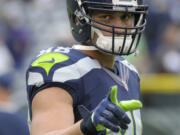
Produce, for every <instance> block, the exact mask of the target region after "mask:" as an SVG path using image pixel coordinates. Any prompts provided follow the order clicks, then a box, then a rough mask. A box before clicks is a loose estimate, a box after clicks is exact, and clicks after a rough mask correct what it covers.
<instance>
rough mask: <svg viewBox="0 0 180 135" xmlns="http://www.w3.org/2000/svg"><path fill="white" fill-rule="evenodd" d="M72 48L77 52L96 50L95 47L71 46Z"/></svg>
mask: <svg viewBox="0 0 180 135" xmlns="http://www.w3.org/2000/svg"><path fill="white" fill-rule="evenodd" d="M72 48H73V49H77V50H89V51H95V50H98V49H97V48H96V47H95V46H85V45H73V46H72Z"/></svg>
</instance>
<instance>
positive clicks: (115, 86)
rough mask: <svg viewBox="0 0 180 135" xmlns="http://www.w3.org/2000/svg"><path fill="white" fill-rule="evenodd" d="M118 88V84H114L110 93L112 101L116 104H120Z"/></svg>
mask: <svg viewBox="0 0 180 135" xmlns="http://www.w3.org/2000/svg"><path fill="white" fill-rule="evenodd" d="M117 89H118V86H117V85H114V86H112V87H111V91H110V94H109V98H110V101H111V102H112V103H114V104H116V105H118V104H119V103H118V100H117Z"/></svg>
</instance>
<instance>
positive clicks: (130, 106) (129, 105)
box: [109, 85, 142, 112]
mask: <svg viewBox="0 0 180 135" xmlns="http://www.w3.org/2000/svg"><path fill="white" fill-rule="evenodd" d="M117 90H118V86H117V85H114V86H113V87H112V88H111V91H110V95H109V98H110V101H111V102H112V103H114V104H116V105H118V106H119V107H120V108H121V109H122V110H123V111H125V112H127V111H130V110H136V109H140V108H142V103H141V101H139V100H126V101H120V102H118V99H117Z"/></svg>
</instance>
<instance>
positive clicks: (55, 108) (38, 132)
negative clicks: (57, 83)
mask: <svg viewBox="0 0 180 135" xmlns="http://www.w3.org/2000/svg"><path fill="white" fill-rule="evenodd" d="M72 105H73V100H72V97H71V96H70V94H69V93H68V92H66V91H65V90H63V89H61V88H58V87H52V88H47V89H45V90H42V91H40V92H38V93H37V94H36V95H35V97H34V99H33V102H32V124H31V135H82V133H81V131H80V122H77V123H75V124H74V115H73V107H72Z"/></svg>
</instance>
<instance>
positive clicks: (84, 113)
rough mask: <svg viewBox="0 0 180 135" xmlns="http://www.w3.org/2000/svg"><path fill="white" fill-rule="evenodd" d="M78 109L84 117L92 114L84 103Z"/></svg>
mask: <svg viewBox="0 0 180 135" xmlns="http://www.w3.org/2000/svg"><path fill="white" fill-rule="evenodd" d="M78 111H79V113H80V115H81V116H82V117H83V118H85V117H86V116H88V115H91V112H90V111H89V110H88V109H87V108H86V107H85V106H84V105H79V106H78Z"/></svg>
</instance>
